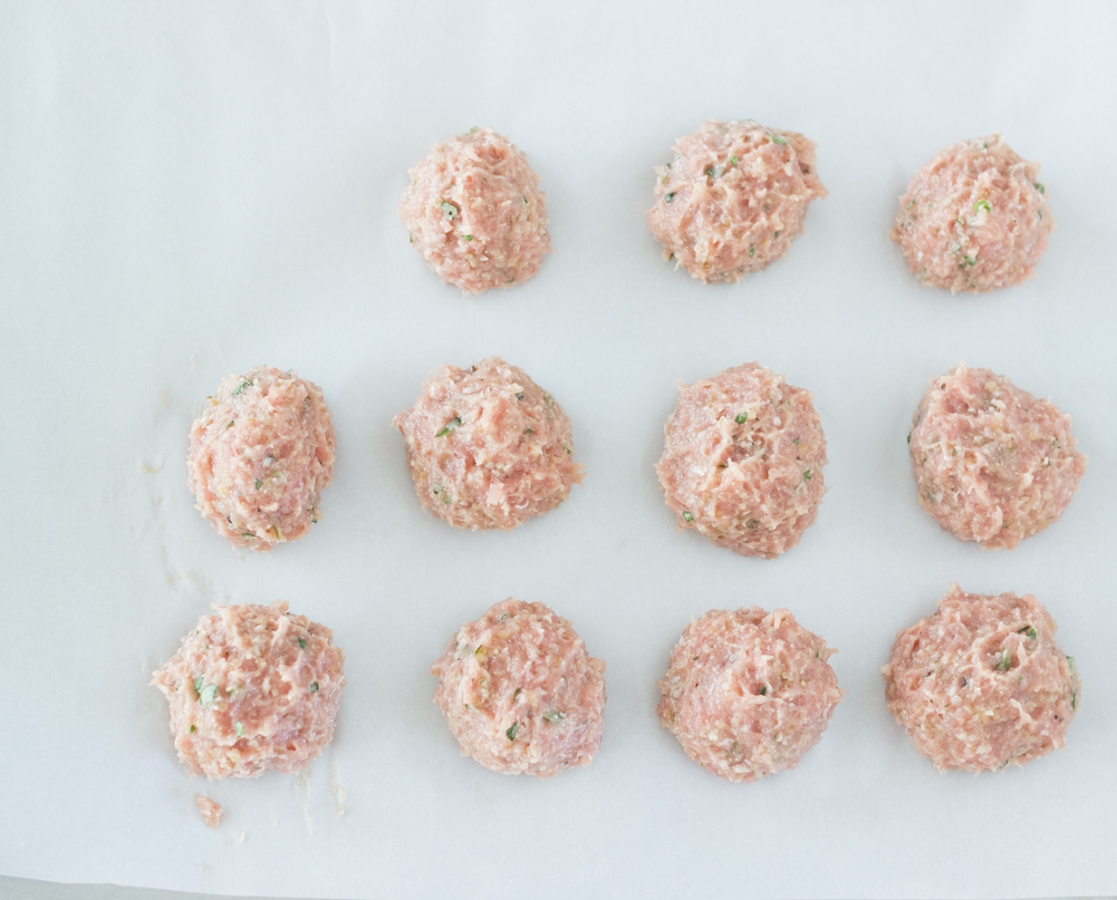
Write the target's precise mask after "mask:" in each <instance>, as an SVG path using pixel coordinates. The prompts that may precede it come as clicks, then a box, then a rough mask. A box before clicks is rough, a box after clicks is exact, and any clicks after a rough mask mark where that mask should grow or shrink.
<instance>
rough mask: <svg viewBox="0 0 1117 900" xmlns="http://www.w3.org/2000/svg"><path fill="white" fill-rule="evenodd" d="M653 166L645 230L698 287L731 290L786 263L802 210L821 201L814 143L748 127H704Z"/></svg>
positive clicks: (823, 190)
mask: <svg viewBox="0 0 1117 900" xmlns="http://www.w3.org/2000/svg"><path fill="white" fill-rule="evenodd" d="M674 149H675V156H674V158H673V159H672V161H671V162H669V163H667V164H666V165H663V166H656V169H655V173H656V185H655V204H654V205H653V206H652V208H651V209H649V210H648V211H647V221H648V228H649V229H650V230H651V233H652V236H653V237H655V239H656V240H657V241H659V242H660V243H661V244H662V245H663V258H664V259H667V260H670V259H674V260H675V264H676V266H680V265H681V266H683V268H685V269H686V270H687V271H688V272H690V274H691V275H693V276H694V277H695V278H698V279H700V280H701V281H703V282H706V283H710V282H723V281H726V282H736V281H740V279H741V277H742V276H744V275H747V274H748V273H749V272H756V271H758V270H760V269H763V268H764V267H765V266H767V265H768V263H770V262H772V261H773V260H776V259H779V258H780V257H782V256H786V255H787V252H788V250H790V249H791V242H792V240H794V239H795V238H796V237H798V235H799V234H801V233H802V231H803V218H804V217H805V216H806V214H807V206H808V205H809V204H810V202H811V201H812V200H814V199H816V198H819V197H825V196H826V194H827V191H826V188H825V187H823V186H822V182H821V181H819V178H818V172H817V171H816V169H815V156H814V151H815V142H814V141H812V140H808V139H807V138H805V137H803V135H801V134H796V133H795V132H793V131H777V130H776V129H774V128H765V127H764V126H763V125H759V124H757V123H756V122H752V121H745V122H718V121H709V122H705V123H703V124H702V125H700V126H699V128H698V130H697V131H696V132H694V133H693V134H688V135H687V136H686V137H682V138H679V139H678V140H677V141H676V142H675V148H674Z"/></svg>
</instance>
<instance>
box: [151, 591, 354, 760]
mask: <svg viewBox="0 0 1117 900" xmlns="http://www.w3.org/2000/svg"><path fill="white" fill-rule="evenodd" d="M332 638H333V632H332V631H330V629H329V628H326V627H325V626H324V625H319V624H318V623H316V622H311V621H310V620H309V619H308V618H307V617H306V616H296V615H292V614H291V613H289V612H287V604H286V603H284V602H282V601H277V602H275V603H272V604H271V605H269V606H261V605H252V604H247V605H242V606H223V607H219V608H218V609H217V612H216V613H215V614H213V615H207V616H202V618H201V619H200V620H199V621H198V626H197V627H196V628H195V629H194V630H193V631H191V632H190V633H189V634H188V635H186V637H184V638H183V639H182V646H180V647H179V649H178V652H177V653H175V655H174V656H172V657H171V658H170V659H169V660H167V663H166V665H164V666H163V668H162V669H160V670H159V671H158V672H156V673H155V675H154V677H153V679H152V684H154V685H155V686H156V687H157V688H159V690H160V691H162V692H163V694H164V696H165V697H166V698H167V705H168V706H169V708H170V722H171V734H172V735H173V736H174V741H175V750H177V751H178V758H179V759H180V760H182V762H183V763H185V764H186V766H187V767H188V768H189V769H190V771H191V772H192V773H194V774H196V775H205V776H206V777H207V778H210V779H213V778H226V777H228V776H235V777H238V778H254V777H256V776H258V775H262V774H263V773H264V772H266V771H268V770H274V771H276V772H287V773H290V772H297V771H298V770H299V769H301V768H302V767H303V766H304V765H306V763H307V762H309V761H310V760H311V759H313V758H314V757H315V756H317V755H318V754H319V753H321V752H322V750H323V749H325V747H326V745H328V744H329V743H330V740H331V739H332V738H333V733H334V717H335V716H336V715H337V710H338V704H339V703H340V700H341V690H342V688H343V687H344V686H345V678H344V676H343V674H342V666H343V664H344V662H345V654H344V653H343V652H342V650H341V648H340V647H336V646H334V644H333V640H332Z"/></svg>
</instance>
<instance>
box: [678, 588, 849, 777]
mask: <svg viewBox="0 0 1117 900" xmlns="http://www.w3.org/2000/svg"><path fill="white" fill-rule="evenodd" d="M835 652H837V651H835V650H831V649H829V648H828V647H827V646H826V641H824V640H823V639H822V638H820V637H819V636H818V635H816V634H812V633H811V632H809V631H807V630H806V629H805V628H803V627H802V626H801V625H800V624H799V623H798V622H796V621H795V617H794V616H793V615H792V614H791V613H790V612H788V611H787V610H786V609H777V610H776V611H775V612H773V613H768V612H765V611H764V610H763V609H761V608H760V607H759V606H754V607H752V609H739V610H737V611H736V612H728V611H725V610H712V611H710V612H708V613H706V615H704V616H703V617H702V618H700V619H698V620H697V621H695V622H691V623H690V624H689V625H688V626H687V627H686V628H685V629H684V630H683V635H682V637H681V638H679V642H678V643H677V644H676V645H675V647H674V649H673V650H672V651H671V660H670V663H669V665H668V668H667V674H666V675H664V676H663V681H661V682H659V689H660V691H661V692H662V694H663V699H662V700H661V701H660V704H659V709H658V710H657V712H658V713H659V718H660V724H661V725H663V727H664V728H667V729H668V730H669V731H670V732H671V733H672V734H674V735H675V737H676V738H678V739H679V743H680V744H682V746H683V749H684V750H685V751H686V753H687V756H689V757H690V758H691V759H693V760H694V761H695V762H696V763H698V764H699V765H701V766H702V767H703V768H704V769H706V770H708V771H710V772H713V773H714V774H715V775H718V776H720V777H722V778H728V779H729V780H730V781H756V779H757V778H759V777H760V776H761V775H772V774H774V773H776V772H779V771H781V770H783V769H793V768H795V766H797V765H798V764H799V760H800V759H802V757H803V754H804V753H806V752H807V751H808V750H809V749H810V748H811V747H813V746H814V745H815V744H817V743H818V741H819V739H820V738H821V737H822V732H823V731H825V730H826V726H827V725H828V724H829V722H830V716H831V714H832V713H833V712H834V707H835V706H837V705H838V701H839V700H841V699H842V691H841V689H840V688H839V687H838V677H837V675H835V674H834V670H833V669H832V668H831V667H830V664H829V663H828V662H827V661H826V660H827V659H829V657H830V656H831V655H832V654H834V653H835Z"/></svg>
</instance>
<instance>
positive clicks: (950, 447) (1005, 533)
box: [908, 365, 1086, 550]
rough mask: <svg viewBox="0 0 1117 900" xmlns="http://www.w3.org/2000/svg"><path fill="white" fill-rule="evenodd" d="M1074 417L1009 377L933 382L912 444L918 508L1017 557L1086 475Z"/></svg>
mask: <svg viewBox="0 0 1117 900" xmlns="http://www.w3.org/2000/svg"><path fill="white" fill-rule="evenodd" d="M1070 422H1071V420H1070V416H1068V415H1065V414H1063V413H1061V412H1059V410H1058V409H1056V408H1055V405H1054V404H1053V403H1052V402H1051V401H1050V400H1037V399H1036V398H1035V397H1033V396H1032V395H1031V394H1029V393H1028V392H1027V391H1022V390H1020V388H1018V387H1016V386H1015V385H1014V384H1013V383H1012V382H1011V381H1009V380H1008V379H1007V378H1005V377H1004V376H1003V375H994V374H993V373H992V372H990V371H989V370H988V369H970V368H967V367H966V366H965V365H960V366H958V367H957V368H956V369H951V370H950V372H948V373H947V374H946V375H943V376H941V377H939V378H936V379H934V380H933V381H932V382H931V386H930V388H928V389H927V393H926V394H924V395H923V400H922V401H921V402H920V404H919V408H918V409H916V411H915V414H914V415H913V416H912V429H911V434H910V435H908V443H909V445H910V447H909V451H910V453H911V461H912V469H913V471H914V472H915V482H916V484H917V485H918V487H919V503H920V505H921V506H922V507H923V508H924V509H925V510H926V511H927V512H929V513H930V514H931V515H932V516H934V517H935V519H936V520H937V521H938V523H939V525H941V526H942V528H943V529H944V530H946V531H949V532H950V533H951V534H953V535H954V536H955V537H956V538H958V539H959V540H962V541H976V542H977V543H978V544H980V545H981V547H983V548H997V549H1007V550H1011V549H1012V548H1013V547H1015V546H1016V545H1017V544H1019V543H1020V541H1021V540H1023V539H1024V538H1026V537H1030V536H1031V535H1033V534H1036V533H1038V532H1040V531H1043V529H1044V528H1046V527H1047V526H1048V525H1050V524H1051V523H1052V522H1054V521H1055V520H1056V519H1058V518H1059V516H1061V515H1062V514H1063V511H1064V510H1065V509H1066V508H1067V507H1068V506H1069V505H1070V501H1071V500H1072V499H1073V498H1074V493H1075V491H1077V490H1078V482H1079V480H1081V478H1082V475H1083V474H1084V473H1085V471H1086V457H1085V456H1083V455H1082V454H1081V453H1079V452H1077V445H1076V442H1075V439H1074V436H1073V435H1072V434H1071V433H1070Z"/></svg>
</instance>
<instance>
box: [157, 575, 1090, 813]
mask: <svg viewBox="0 0 1117 900" xmlns="http://www.w3.org/2000/svg"><path fill="white" fill-rule="evenodd" d="M1055 628H1056V626H1055V622H1054V620H1053V619H1052V618H1051V616H1050V615H1049V614H1048V613H1047V610H1046V609H1044V607H1043V606H1042V605H1041V604H1040V603H1039V601H1037V600H1036V598H1035V597H1033V596H1031V595H1027V596H1024V597H1017V596H1016V595H1015V594H1011V593H1006V594H1000V595H996V596H981V595H977V594H967V593H964V592H963V591H962V590H961V589H960V588H959V587H958V585H956V584H953V585H951V587H950V590H949V591H948V592H947V594H946V596H945V597H943V599H942V600H941V601H940V602H939V607H938V610H937V611H936V612H935V613H934V614H933V615H930V616H927V617H926V618H924V619H921V620H920V621H919V622H917V623H916V624H915V625H913V626H912V627H911V628H908V629H905V630H903V631H901V632H900V633H899V634H898V635H897V637H896V641H895V643H894V644H893V647H892V654H891V658H890V660H889V662H888V664H887V665H885V666H884V667H883V668H882V669H881V673H882V674H883V676H884V680H885V696H886V699H887V703H888V709H889V710H890V711H891V712H892V714H893V716H894V717H895V718H896V721H897V722H898V723H899V724H900V725H901V726H903V728H904V729H905V730H906V731H907V733H908V735H909V737H910V738H911V740H912V743H913V744H914V745H915V747H916V749H917V750H918V751H919V752H920V753H922V754H924V755H925V756H927V757H928V758H929V759H930V760H931V761H932V762H933V763H934V764H935V766H936V767H938V768H939V769H964V770H968V771H972V772H983V771H993V770H1000V769H1003V768H1005V767H1006V766H1008V765H1010V764H1012V765H1023V764H1024V763H1025V762H1028V761H1029V760H1031V759H1035V758H1036V757H1038V756H1042V755H1044V754H1046V753H1048V752H1050V751H1051V750H1053V749H1056V748H1058V747H1062V746H1063V745H1064V742H1065V735H1066V730H1067V726H1068V725H1069V723H1070V720H1071V718H1072V717H1073V716H1074V714H1075V712H1076V710H1077V708H1078V698H1079V693H1080V682H1079V677H1078V674H1077V672H1076V671H1075V667H1074V661H1073V659H1072V658H1071V657H1069V656H1066V655H1065V654H1064V653H1063V652H1062V651H1061V650H1060V649H1059V648H1058V647H1057V646H1056V644H1055ZM834 652H836V651H834V650H833V649H831V648H829V647H827V645H826V641H825V640H824V639H823V638H821V637H819V636H818V635H816V634H813V633H812V632H810V631H808V630H807V629H805V628H803V627H802V626H801V625H800V624H799V623H798V622H796V620H795V618H794V616H793V615H792V614H791V613H790V612H789V611H788V610H786V609H778V610H776V611H775V612H771V613H769V612H766V611H765V610H763V609H761V608H760V607H757V606H753V607H752V608H751V609H744V608H742V609H738V610H736V611H725V610H713V611H711V612H709V613H707V614H706V615H704V616H702V617H701V618H699V619H697V620H695V621H692V622H691V623H690V624H689V625H688V626H687V627H686V628H685V629H684V630H683V633H682V636H681V637H680V639H679V642H678V643H677V644H676V645H675V647H674V649H673V650H672V651H671V655H670V659H669V662H668V667H667V672H666V674H665V675H664V677H663V680H662V681H660V682H659V688H660V692H661V695H662V697H661V700H660V703H659V706H658V709H657V712H658V714H659V718H660V724H661V725H663V727H665V728H667V729H668V730H670V731H671V732H672V733H673V734H674V735H675V737H676V738H678V740H679V743H680V744H681V745H682V747H683V749H684V750H685V751H686V753H687V755H688V756H690V757H691V759H693V760H694V761H695V762H697V763H699V764H700V765H702V766H703V767H704V768H706V769H707V770H709V771H710V772H713V773H714V774H715V775H719V776H721V777H723V778H727V779H729V780H731V781H755V780H756V779H757V778H758V777H760V776H762V775H770V774H773V773H776V772H779V771H781V770H783V769H790V768H794V767H795V766H796V765H797V764H798V763H799V760H800V759H801V758H802V756H803V754H804V753H806V751H807V750H809V749H810V748H811V747H812V746H814V745H815V744H816V743H817V742H818V741H819V739H820V738H821V736H822V732H823V731H824V730H825V729H826V726H827V724H828V722H829V720H830V716H831V714H832V713H833V711H834V708H835V706H837V704H838V702H839V701H840V700H841V698H842V694H843V691H842V690H841V689H840V688H839V687H838V680H837V676H836V675H835V674H834V670H833V668H832V667H831V666H830V664H829V662H828V659H829V657H830V656H831V655H832V654H833V653H834ZM343 662H344V654H343V653H342V651H341V649H340V648H338V647H337V646H335V645H334V644H333V641H332V632H331V631H330V629H328V628H326V627H324V626H322V625H319V624H317V623H315V622H311V621H310V620H308V619H307V618H306V617H305V616H296V615H292V614H291V613H289V612H288V611H287V604H286V603H283V602H277V603H273V604H271V605H270V606H253V605H245V606H227V607H223V608H219V609H218V610H217V612H216V614H214V615H207V616H203V617H202V619H201V620H200V621H199V623H198V626H197V628H195V629H194V630H193V631H192V632H190V633H189V634H188V635H186V637H184V638H183V640H182V646H181V647H180V648H179V650H178V652H177V653H176V654H175V655H174V656H172V657H171V659H170V660H168V661H167V663H166V665H165V666H164V667H163V668H162V669H161V670H159V671H158V672H156V673H155V675H154V684H155V685H156V686H157V687H158V688H159V689H160V690H161V691H162V692H163V693H164V695H165V696H166V698H167V702H168V704H169V706H170V724H171V733H172V734H173V736H174V742H175V748H176V749H177V751H178V755H179V758H180V759H181V760H182V762H183V763H185V764H186V765H187V766H188V767H189V768H190V770H191V772H193V773H196V774H200V775H206V776H208V777H209V778H211V779H213V778H223V777H226V776H238V777H253V776H257V775H260V774H262V773H263V772H265V771H267V770H269V769H271V770H276V771H279V772H288V773H290V772H295V771H297V770H298V769H300V768H301V767H302V766H304V765H305V764H306V763H307V762H308V761H309V760H310V759H312V758H314V757H315V756H316V755H318V754H319V753H320V752H321V751H322V749H323V748H325V746H326V745H327V744H329V742H330V740H331V738H332V737H333V729H334V718H335V715H336V713H337V710H338V705H339V702H340V699H341V692H342V688H343V687H344V685H345V678H344V676H343V674H342V665H343ZM431 672H432V673H433V674H434V675H435V676H437V678H438V687H437V689H436V691H435V695H434V700H435V703H436V704H437V705H438V708H439V709H440V710H441V711H442V713H443V715H444V716H445V717H446V721H447V722H448V723H449V726H450V731H451V732H452V733H453V735H454V737H455V738H456V739H457V741H458V744H459V745H460V748H461V752H462V754H463V755H466V756H470V757H472V758H473V759H475V760H476V761H477V762H479V763H481V765H483V766H485V767H486V768H489V769H492V770H493V771H496V772H503V773H508V774H531V775H537V776H539V777H548V776H551V775H555V774H557V773H558V772H561V771H562V770H563V769H565V768H567V767H568V766H575V765H585V764H588V763H589V762H590V761H591V760H592V759H593V757H594V755H595V754H596V753H597V751H598V748H599V746H600V744H601V737H602V732H603V728H604V720H603V712H604V707H605V678H604V673H605V663H604V662H602V661H601V660H599V659H594V658H593V657H591V656H590V655H589V653H588V651H587V650H586V647H585V644H584V643H583V642H582V640H581V639H580V638H579V637H578V635H577V634H576V633H575V631H574V628H573V626H572V625H571V623H570V622H569V621H567V620H566V619H564V618H562V617H561V616H558V615H556V614H555V613H554V612H553V611H552V610H550V609H549V608H548V607H546V606H544V605H543V604H542V603H524V602H522V601H520V600H516V599H515V598H509V599H507V600H504V601H502V602H500V603H497V604H496V605H494V606H492V607H491V608H490V609H488V610H487V611H486V612H485V613H484V614H483V615H482V616H481V617H480V618H479V619H477V620H476V621H474V622H468V623H466V624H464V625H463V626H462V628H461V630H460V631H459V632H458V633H457V634H456V635H455V636H454V637H453V638H452V639H451V640H450V642H449V644H448V645H447V647H446V650H445V652H444V653H443V654H442V656H441V657H440V658H439V659H438V660H437V661H435V663H434V664H433V665H432V666H431ZM207 802H209V803H211V801H207ZM204 808H205V807H203V809H204Z"/></svg>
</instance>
